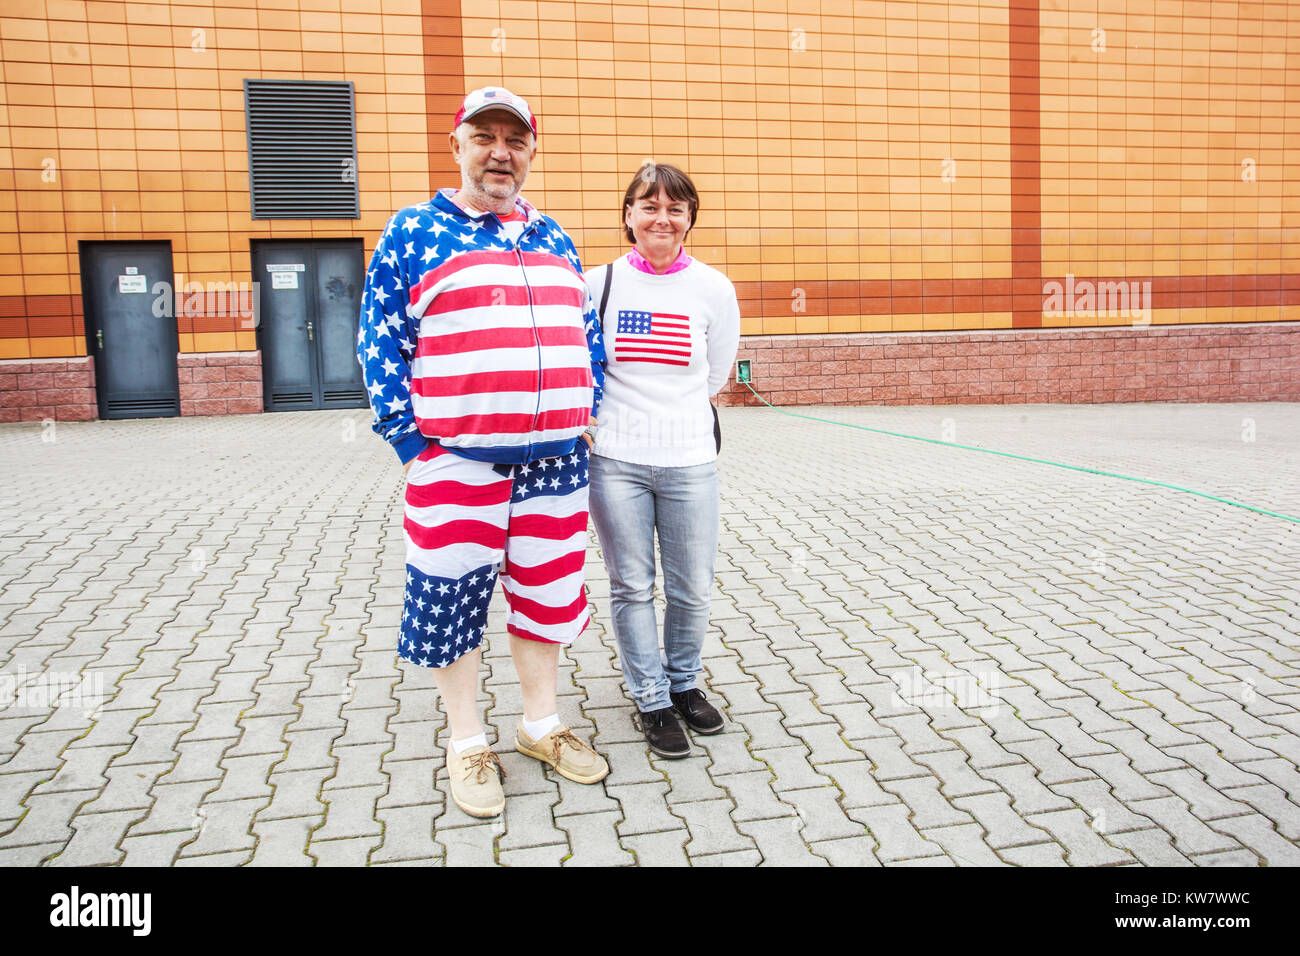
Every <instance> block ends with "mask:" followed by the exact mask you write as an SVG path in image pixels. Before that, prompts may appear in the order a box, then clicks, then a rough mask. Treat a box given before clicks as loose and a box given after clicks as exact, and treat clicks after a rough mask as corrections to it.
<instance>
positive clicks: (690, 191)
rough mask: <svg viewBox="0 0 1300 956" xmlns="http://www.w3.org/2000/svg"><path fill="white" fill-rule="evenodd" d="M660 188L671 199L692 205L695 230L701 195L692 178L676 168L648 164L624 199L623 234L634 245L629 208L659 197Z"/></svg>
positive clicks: (643, 166)
mask: <svg viewBox="0 0 1300 956" xmlns="http://www.w3.org/2000/svg"><path fill="white" fill-rule="evenodd" d="M660 187H663V190H664V192H666V193H667V194H668V198H669V199H675V200H677V201H678V202H684V203H689V204H690V207H691V228H692V229H694V228H695V217H696V216H697V215H699V212H700V194H699V193H698V192H696V191H695V183H693V182H691V177H690V176H687V175H686V174H685V173H684V172H682V171H681V170H680V169H678V168H677V167H676V166H669V165H668V164H667V163H652V162H646V163H644V164H642V166H641V168H640V169H639V170H637V174H636V175H635V176H633V177H632V182H631V184H630V185H629V186H628V187H627V194H626V195H624V197H623V232H624V233H625V234H626V235H627V241H628V242H630V243H633V244H634V245H635V243H636V236H634V235H633V234H632V230H631V229H629V228H628V225H627V211H628V208H629V207H630V206H631V205H632V203H634V202H637V201H638V200H641V199H645V198H646V197H647V196H654V195H657V194H658V193H659V189H660ZM688 231H689V230H688Z"/></svg>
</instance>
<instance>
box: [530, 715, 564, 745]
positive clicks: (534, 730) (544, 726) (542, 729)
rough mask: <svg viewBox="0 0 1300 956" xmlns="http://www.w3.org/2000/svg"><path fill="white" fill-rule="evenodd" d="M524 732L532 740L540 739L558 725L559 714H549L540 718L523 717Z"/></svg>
mask: <svg viewBox="0 0 1300 956" xmlns="http://www.w3.org/2000/svg"><path fill="white" fill-rule="evenodd" d="M523 725H524V733H526V734H527V735H528V736H529V737H532V738H533V740H541V739H542V738H543V737H545V736H546V735H547V734H549V733H550V732H551V731H552V730H554V729H555V728H556V727H558V726H560V715H559V714H551V716H549V717H543V718H542V719H541V720H529V719H528V718H527V717H525V718H524V719H523Z"/></svg>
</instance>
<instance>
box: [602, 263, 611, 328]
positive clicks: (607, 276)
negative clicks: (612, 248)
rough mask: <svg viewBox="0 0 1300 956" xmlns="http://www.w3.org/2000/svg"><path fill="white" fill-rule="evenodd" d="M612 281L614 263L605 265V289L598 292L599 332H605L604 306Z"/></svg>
mask: <svg viewBox="0 0 1300 956" xmlns="http://www.w3.org/2000/svg"><path fill="white" fill-rule="evenodd" d="M613 281H614V263H612V262H611V263H610V264H609V265H607V266H605V289H604V291H603V292H601V294H600V314H599V318H600V334H601V335H604V334H605V306H606V305H608V304H609V287H610V284H611V283H612V282H613Z"/></svg>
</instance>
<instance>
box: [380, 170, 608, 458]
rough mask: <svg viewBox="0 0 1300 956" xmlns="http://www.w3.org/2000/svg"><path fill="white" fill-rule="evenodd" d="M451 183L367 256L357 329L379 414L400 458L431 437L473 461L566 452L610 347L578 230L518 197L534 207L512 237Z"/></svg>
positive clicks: (403, 215)
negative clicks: (585, 275)
mask: <svg viewBox="0 0 1300 956" xmlns="http://www.w3.org/2000/svg"><path fill="white" fill-rule="evenodd" d="M452 192H453V191H452V190H442V191H440V192H439V193H438V194H437V195H435V196H434V197H433V198H432V199H430V200H429V201H428V202H424V203H420V204H419V205H416V206H408V207H407V208H405V209H402V210H400V211H399V212H398V213H397V214H396V215H394V216H393V218H392V219H390V220H389V221H388V226H387V228H386V229H385V230H384V233H383V235H382V236H381V237H380V239H379V243H378V244H377V245H376V247H375V253H374V255H373V256H372V257H371V260H370V267H369V270H368V271H367V272H366V287H365V291H364V293H363V294H362V298H361V319H360V323H359V328H358V331H357V360H358V361H359V362H360V363H361V369H362V376H363V378H364V379H365V384H366V389H367V391H368V392H369V393H370V405H371V408H372V409H373V410H374V413H375V419H374V422H373V424H372V426H371V427H372V428H373V429H374V430H375V432H376V433H377V434H378V435H380V436H381V437H382V438H384V439H385V440H386V441H387V442H389V443H390V444H391V445H392V446H393V448H394V450H395V451H396V452H397V455H398V457H399V458H400V459H401V460H402V461H403V463H405V462H407V461H410V460H411V459H412V458H415V457H416V456H417V455H419V454H420V452H422V451H424V449H425V448H426V447H427V446H428V444H429V441H430V440H431V439H435V438H436V439H437V440H438V442H439V444H441V445H442V446H443V447H445V448H447V449H448V450H450V451H453V452H455V453H457V454H459V455H463V456H464V457H466V458H472V459H475V460H477V461H487V462H496V463H507V464H524V463H527V462H531V461H536V460H537V459H539V458H553V457H555V456H557V455H565V454H569V453H570V452H572V451H573V448H574V444H575V442H576V441H577V440H578V436H579V435H581V434H582V432H583V431H584V430H585V429H586V427H587V420H588V417H589V416H591V415H595V414H596V409H597V408H598V407H599V405H600V395H601V390H602V388H603V385H604V369H603V366H604V360H605V347H604V344H603V343H602V342H601V336H600V328H599V325H598V323H597V318H596V310H595V308H594V307H593V306H592V302H591V297H590V295H589V294H588V292H587V286H586V283H585V282H584V281H583V279H582V264H581V263H580V262H579V260H578V253H577V251H576V250H575V249H574V246H573V241H572V240H571V239H570V238H569V236H568V235H567V234H566V233H565V231H564V230H563V229H561V228H560V226H559V224H557V223H556V222H555V220H554V219H551V218H550V217H549V216H543V215H542V214H541V213H539V212H538V211H537V210H536V209H535V208H534V207H533V206H532V205H531V204H530V203H528V202H527V201H525V200H523V199H517V200H516V207H517V208H519V209H521V210H522V211H523V212H524V213H526V214H527V216H528V220H527V222H526V223H525V224H524V227H523V233H522V234H521V235H520V236H519V238H518V240H516V241H514V242H512V241H511V240H510V239H508V238H506V234H505V231H504V230H505V227H504V226H503V225H502V223H501V220H500V219H498V218H497V216H496V215H495V214H493V213H485V214H483V215H482V216H480V217H478V218H475V217H473V216H471V215H470V214H469V213H467V212H466V211H465V210H463V209H461V208H460V207H459V206H457V205H456V204H455V203H454V202H452V201H451V199H450V198H449V196H450V195H451V194H452Z"/></svg>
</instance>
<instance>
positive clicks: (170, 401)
mask: <svg viewBox="0 0 1300 956" xmlns="http://www.w3.org/2000/svg"><path fill="white" fill-rule="evenodd" d="M106 405H107V408H106V409H105V411H107V413H108V414H109V416H110V417H116V416H121V417H124V418H125V417H129V416H139V417H141V418H145V417H150V416H154V415H175V414H176V413H177V412H179V411H180V408H179V407H178V406H177V404H176V399H174V398H137V399H125V400H118V399H109V400H108V402H107V403H106Z"/></svg>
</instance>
